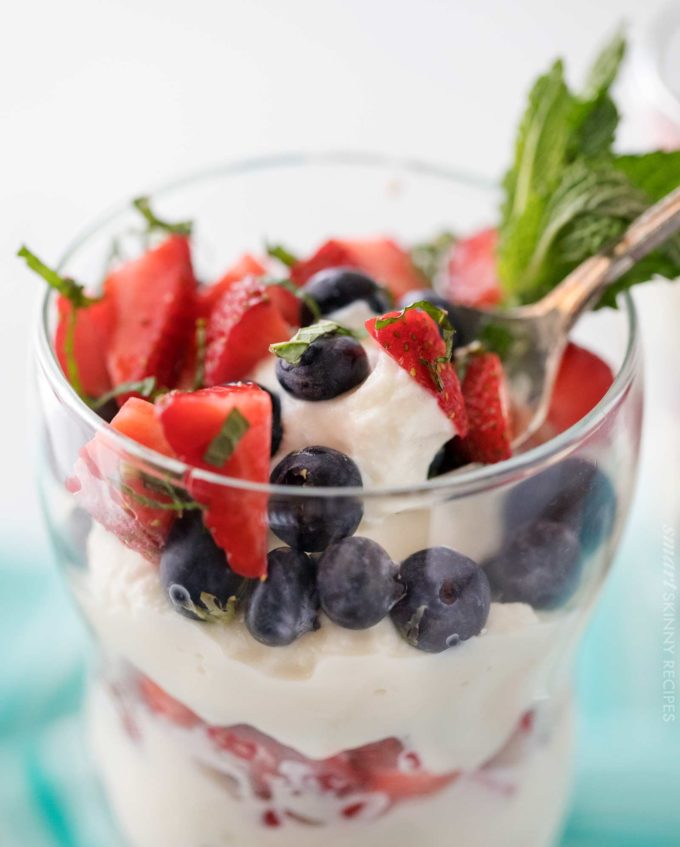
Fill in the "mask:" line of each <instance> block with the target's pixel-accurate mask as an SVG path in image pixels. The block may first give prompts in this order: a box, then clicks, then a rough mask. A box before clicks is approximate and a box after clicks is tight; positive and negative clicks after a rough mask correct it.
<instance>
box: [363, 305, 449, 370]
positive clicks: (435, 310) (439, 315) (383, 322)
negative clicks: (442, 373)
mask: <svg viewBox="0 0 680 847" xmlns="http://www.w3.org/2000/svg"><path fill="white" fill-rule="evenodd" d="M412 309H418V310H420V311H421V312H425V314H426V315H429V316H430V317H431V318H432V320H433V321H434V322H435V323H436V324H437V326H438V327H440V329H441V330H442V335H443V337H444V343H445V345H446V352H445V353H444V355H443V356H440V357H438V358H437V359H436V361H437V362H450V361H451V354H452V353H453V336H454V334H455V330H454V328H453V326H452V325H451V321H450V320H449V316H448V314H447V313H446V311H445V310H444V309H440V308H439V306H435V305H434V303H430V302H429V301H427V300H417V301H416V302H415V303H412V304H411V305H410V306H406V307H405V308H403V309H402V310H401V311H400V312H399V313H398V314H397V315H391V316H389V317H387V318H378V320H377V321H376V322H375V328H376V329H383V328H384V327H386V326H390V325H391V324H393V323H396V322H397V321H400V320H402V319H403V317H404V315H405V314H406V312H410V311H411V310H412Z"/></svg>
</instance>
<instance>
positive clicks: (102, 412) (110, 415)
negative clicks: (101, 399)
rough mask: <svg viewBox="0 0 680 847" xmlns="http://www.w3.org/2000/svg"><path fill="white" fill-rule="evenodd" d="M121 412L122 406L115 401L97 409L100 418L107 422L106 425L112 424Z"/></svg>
mask: <svg viewBox="0 0 680 847" xmlns="http://www.w3.org/2000/svg"><path fill="white" fill-rule="evenodd" d="M119 411H120V406H119V405H118V403H117V402H116V401H115V400H109V402H108V403H104V405H103V406H99V408H97V409H96V412H97V414H98V415H99V417H100V418H102V419H103V420H105V421H106V423H111V421H112V420H113V419H114V418H115V417H116V415H117V414H118V412H119Z"/></svg>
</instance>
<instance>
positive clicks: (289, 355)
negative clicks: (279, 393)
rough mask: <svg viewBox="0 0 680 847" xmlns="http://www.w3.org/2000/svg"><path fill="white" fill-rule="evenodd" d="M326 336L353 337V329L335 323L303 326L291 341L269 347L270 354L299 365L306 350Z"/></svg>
mask: <svg viewBox="0 0 680 847" xmlns="http://www.w3.org/2000/svg"><path fill="white" fill-rule="evenodd" d="M325 335H352V336H354V333H353V332H352V330H351V329H347V327H344V326H341V325H340V324H336V323H335V321H327V320H322V321H317V323H315V324H311V326H303V327H300V329H299V330H298V331H297V332H296V333H295V335H294V336H293V337H292V338H291V339H290V340H289V341H280V342H279V343H278V344H271V345H270V346H269V350H270V352H272V353H274V355H276V356H278V357H279V359H284V360H285V361H286V362H288V363H289V364H291V365H299V364H300V360H301V359H302V356H303V355H304V352H305V350H306V349H307V348H308V347H309V345H310V344H313V343H314V342H315V341H317V340H318V339H319V338H323V336H325Z"/></svg>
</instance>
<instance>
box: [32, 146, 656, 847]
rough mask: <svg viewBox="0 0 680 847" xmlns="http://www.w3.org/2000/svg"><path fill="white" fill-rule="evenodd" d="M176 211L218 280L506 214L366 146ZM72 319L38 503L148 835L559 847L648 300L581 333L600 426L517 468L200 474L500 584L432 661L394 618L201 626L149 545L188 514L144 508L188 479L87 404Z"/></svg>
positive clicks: (43, 383)
mask: <svg viewBox="0 0 680 847" xmlns="http://www.w3.org/2000/svg"><path fill="white" fill-rule="evenodd" d="M154 198H155V202H156V203H157V206H158V208H159V210H160V212H161V213H163V214H167V215H168V216H170V215H173V214H176V215H177V216H180V217H181V218H182V219H184V218H186V217H192V218H194V219H195V220H196V221H197V230H196V237H195V253H196V259H197V267H198V276H199V278H202V279H215V278H216V277H217V275H218V274H219V272H220V271H221V270H223V268H224V267H226V266H227V264H228V263H229V261H231V260H233V259H234V258H235V257H236V256H237V255H239V254H240V253H241V252H243V251H244V250H251V251H253V252H255V253H257V252H258V250H260V249H261V246H262V243H263V241H264V239H265V238H267V237H268V238H270V239H276V240H277V241H278V240H280V241H281V242H282V243H285V244H289V245H291V246H292V247H293V248H294V249H296V250H298V251H300V252H301V253H303V252H304V251H305V250H308V249H311V248H312V247H313V246H314V245H316V244H317V243H319V242H320V241H321V240H323V239H324V238H325V237H327V236H329V235H337V234H343V235H345V234H346V235H356V236H361V235H375V234H376V233H389V234H392V235H394V236H396V237H397V238H399V239H402V240H403V241H405V242H415V241H418V240H420V239H424V238H428V237H430V236H432V235H433V233H436V232H438V231H441V230H442V229H453V230H454V231H459V232H466V231H473V230H475V228H477V227H479V226H481V225H485V224H489V223H493V220H494V217H495V210H496V204H497V197H496V194H495V192H494V191H493V190H492V189H491V188H490V187H489V186H487V185H485V184H484V183H483V182H481V181H479V180H476V179H473V178H470V177H466V176H463V175H460V174H457V173H449V172H445V171H442V170H439V169H436V168H433V167H429V166H425V165H422V164H418V163H408V162H396V161H391V160H387V159H383V158H379V157H372V156H361V155H351V156H350V155H326V156H289V157H285V158H284V157H282V158H273V159H263V160H258V161H251V162H246V163H243V164H239V165H235V166H228V167H223V168H218V169H215V170H212V171H210V172H208V173H203V174H200V175H198V176H194V177H192V178H190V179H186V180H183V181H182V182H179V183H176V184H174V185H173V186H171V187H169V188H166V189H164V190H162V191H159V192H157V193H156V194H155V195H154ZM133 220H134V218H133V215H132V213H131V212H130V211H129V210H128V209H127V208H125V209H120V210H115V211H114V212H113V213H112V214H110V215H109V216H108V217H107V218H106V219H105V220H103V221H102V222H100V223H98V224H97V225H96V226H94V227H93V228H92V229H91V230H90V231H89V232H88V233H87V234H86V235H85V236H84V237H83V238H81V239H80V240H79V241H78V242H77V243H76V244H75V245H74V246H73V247H72V248H71V249H70V250H69V251H68V252H67V254H66V256H65V258H64V261H63V263H62V267H63V269H64V270H65V271H68V272H69V273H70V274H72V275H74V276H75V277H76V278H79V279H85V280H96V279H100V278H101V277H102V275H103V268H104V267H105V264H106V259H107V256H108V255H109V253H110V249H111V243H112V240H113V239H114V238H116V237H118V236H120V235H121V233H125V232H126V231H127V230H128V228H129V226H130V224H131V222H132V221H133ZM54 312H55V304H54V298H53V297H52V296H51V295H48V296H47V297H46V300H45V304H44V311H43V315H42V322H41V325H40V328H39V335H38V345H37V348H38V349H37V360H38V367H37V373H38V388H39V396H40V401H41V408H42V431H41V432H42V435H41V442H42V452H43V456H44V462H43V465H42V467H41V469H40V486H41V490H42V495H43V502H44V505H45V513H46V517H47V521H48V523H49V527H50V530H51V535H52V538H53V541H54V546H55V549H56V551H57V555H58V558H59V562H60V564H61V566H62V567H63V571H64V575H65V576H66V578H67V580H68V582H69V585H70V587H71V589H72V591H73V593H74V595H75V597H76V599H77V602H78V603H79V605H80V607H81V609H82V611H83V613H84V615H85V617H86V618H87V620H88V622H89V624H90V627H91V630H92V633H93V636H94V638H95V640H96V643H97V644H98V647H99V650H98V653H99V656H100V662H99V663H98V670H97V672H96V673H95V674H93V677H92V686H91V696H90V698H89V703H88V720H89V729H90V740H91V745H92V750H93V752H94V755H95V760H96V762H97V766H98V770H99V775H100V777H101V780H102V782H103V785H104V787H105V790H106V793H107V796H108V798H109V800H110V803H111V806H112V808H113V811H114V814H115V817H116V819H117V820H118V822H119V824H120V828H121V831H122V833H123V834H124V837H125V838H126V839H127V841H128V842H129V844H130V845H132V847H157V845H159V844H163V845H165V847H226V845H243V847H259V845H280V847H293V845H295V847H304V845H315V847H316V845H318V844H319V842H320V841H323V842H324V843H326V844H328V845H329V847H331V846H332V847H335V845H339V846H340V845H343V847H344V845H350V844H351V845H353V847H386V845H390V847H406V845H408V847H411V845H412V844H413V843H419V844H423V845H430V846H431V847H442V845H444V844H447V843H456V844H465V845H473V844H474V845H478V847H493V846H494V845H504V847H510V845H516V847H547V845H548V844H550V843H551V842H552V840H553V838H554V837H555V835H556V833H557V831H558V829H559V825H560V821H561V818H562V815H563V812H564V807H565V802H566V796H567V791H568V785H569V772H570V751H571V722H572V709H573V704H572V692H571V671H572V660H573V655H574V651H575V648H576V646H577V644H578V642H579V639H580V637H581V634H582V632H583V629H584V626H585V624H586V621H587V618H588V615H589V613H590V611H591V608H592V606H593V603H594V602H595V600H596V598H597V595H598V593H599V591H600V588H601V586H602V582H603V579H604V577H605V575H606V573H607V570H608V568H609V566H610V564H611V561H612V557H613V555H614V552H615V549H616V545H617V542H618V538H619V535H620V532H621V528H622V524H623V521H624V519H625V516H626V513H627V510H628V505H629V502H630V499H631V494H632V489H633V485H634V479H635V471H636V462H637V453H638V444H639V437H640V426H641V401H642V385H641V371H640V351H639V342H638V335H637V328H636V319H635V313H634V310H633V306H632V303H631V301H630V299H628V298H625V299H624V300H623V302H622V308H621V309H620V310H619V311H610V310H605V311H602V312H599V313H596V314H591V315H586V316H585V317H584V318H583V319H582V320H581V321H580V322H579V324H578V326H577V327H576V329H575V332H574V335H575V337H576V338H578V340H579V341H580V342H581V343H582V344H584V345H586V346H588V347H590V348H591V349H592V350H593V351H594V352H597V353H598V354H599V355H600V356H602V357H603V358H604V359H605V360H606V361H607V362H608V363H609V364H610V365H611V367H612V369H613V371H614V373H615V374H616V376H615V380H614V383H613V385H612V387H611V389H610V390H609V392H608V393H607V394H606V396H605V397H604V398H603V399H602V401H601V402H600V403H599V404H598V405H597V406H596V407H595V408H594V409H593V410H592V411H591V412H590V413H589V414H588V415H587V416H586V417H585V418H584V419H582V420H581V421H580V422H579V423H578V424H577V425H575V426H573V427H572V428H571V429H569V430H567V431H566V432H563V433H562V434H561V435H559V436H557V437H556V438H554V439H552V440H550V441H547V442H546V443H543V444H540V445H539V446H536V447H534V448H532V449H531V450H529V451H527V452H525V453H523V454H521V455H518V456H516V457H514V458H513V459H512V460H510V461H508V462H504V463H502V464H499V465H496V466H486V467H469V468H466V469H462V470H460V471H457V472H455V473H454V474H453V475H451V476H444V477H440V478H437V479H433V480H431V481H429V482H427V483H423V484H421V485H418V486H412V487H408V488H404V487H402V488H393V489H390V490H376V489H356V490H352V489H316V490H312V489H297V490H296V491H295V492H292V491H291V490H290V489H289V488H286V487H276V486H262V485H257V484H252V483H251V484H246V483H242V482H240V481H238V480H229V479H225V478H224V477H220V476H217V475H214V474H210V473H207V472H203V471H196V472H194V474H193V479H194V481H195V480H196V479H200V480H202V482H203V483H204V484H206V485H210V486H213V487H216V490H219V491H222V492H229V493H230V494H231V495H233V494H236V495H237V496H239V497H242V498H250V500H251V502H252V503H253V508H261V509H266V505H267V501H269V502H270V504H271V503H275V504H276V510H277V511H280V510H283V511H284V512H285V511H286V510H287V509H288V510H291V511H295V510H303V511H304V509H305V508H308V507H309V506H310V504H313V505H314V506H315V507H316V508H317V509H322V510H326V512H327V513H335V514H337V513H339V512H341V511H342V510H343V509H346V508H350V509H355V510H356V509H359V510H360V511H361V512H362V520H361V524H360V526H359V528H358V530H357V534H359V535H363V536H368V537H371V538H373V539H374V540H376V541H378V542H379V543H380V544H382V545H383V546H384V547H385V549H386V550H387V551H388V552H389V554H390V555H391V557H392V558H393V559H394V560H395V561H401V560H403V559H404V558H406V557H407V556H409V555H411V554H412V553H414V552H416V551H419V550H423V549H426V548H431V547H435V546H448V547H451V548H453V549H455V550H457V551H459V552H461V553H463V554H465V555H466V556H469V557H470V558H472V559H473V560H474V561H475V562H477V563H478V564H479V565H481V566H483V567H485V568H486V570H487V573H488V574H489V576H490V579H491V583H492V587H493V589H494V597H495V598H496V599H495V600H494V602H493V603H492V605H491V611H490V614H489V618H488V620H487V622H486V625H485V628H484V630H483V631H482V633H481V634H480V635H478V636H474V637H472V638H470V639H469V640H467V641H465V642H463V643H460V644H457V645H454V646H452V647H451V648H450V649H448V650H446V651H444V652H441V653H436V654H435V653H428V652H424V651H420V650H418V649H415V648H414V647H412V646H411V645H409V644H408V643H407V642H406V641H405V640H404V639H402V638H401V637H400V636H399V635H398V634H397V632H396V629H395V628H394V626H393V624H392V622H391V621H390V619H389V618H387V619H386V620H384V621H383V622H381V623H380V624H378V625H377V626H375V627H373V628H371V629H369V630H365V631H350V630H344V629H340V628H338V627H336V626H335V625H333V624H331V623H330V622H329V621H328V620H323V622H322V625H321V628H320V629H319V630H318V631H316V632H314V633H309V634H307V635H305V636H303V637H302V638H300V639H299V640H298V641H297V642H295V643H294V644H293V645H291V646H289V647H278V648H274V647H265V646H263V645H261V644H259V643H258V642H256V641H255V640H254V639H252V638H251V637H250V636H249V634H248V633H247V631H246V629H245V627H244V624H243V622H242V620H241V618H240V616H239V615H237V616H236V619H235V620H233V621H231V622H228V623H227V622H223V623H205V622H202V621H197V620H191V619H189V618H187V617H185V616H182V615H180V614H177V611H176V610H175V609H174V608H173V607H172V605H171V603H170V601H169V599H168V597H167V596H166V595H165V594H164V592H163V589H162V587H161V584H160V580H159V574H158V567H157V562H156V561H153V560H154V558H155V557H154V556H153V555H147V556H146V557H145V556H144V555H141V554H140V552H137V551H138V550H143V551H146V552H147V554H148V551H149V549H153V545H154V543H155V535H157V534H158V535H161V536H162V535H163V533H164V532H165V531H166V530H167V523H168V522H169V521H171V520H172V519H173V517H174V516H175V514H176V513H175V512H172V511H171V510H168V511H163V510H161V511H160V512H154V513H152V514H151V515H150V514H149V512H148V508H149V507H148V505H145V504H144V501H143V500H142V499H141V497H140V495H142V497H143V496H145V495H151V496H152V497H153V498H155V499H156V500H157V499H158V497H161V498H162V497H163V496H164V494H165V493H167V492H169V491H171V492H172V496H173V497H174V498H175V499H176V498H177V497H181V496H182V490H183V488H184V487H185V484H186V479H187V478H186V474H187V472H188V469H187V468H186V467H185V466H183V465H182V464H181V463H179V462H177V461H174V460H170V459H167V458H164V457H161V456H159V455H158V454H155V453H153V452H151V451H149V450H147V449H145V448H144V447H141V446H140V445H138V444H136V443H135V442H133V441H130V440H129V439H127V438H125V437H123V436H122V435H120V434H119V433H117V432H115V431H114V430H112V428H111V427H109V426H108V425H107V424H105V423H103V421H102V420H101V419H100V418H98V417H97V415H96V414H95V413H94V412H92V411H91V410H90V409H89V408H87V407H86V406H85V405H84V404H83V403H82V402H81V401H80V400H79V399H78V398H77V396H76V394H75V393H74V392H73V390H72V389H71V388H70V386H69V385H68V383H67V381H66V379H65V378H64V376H63V375H62V373H61V371H60V369H59V366H58V364H57V361H56V358H55V355H54V352H53V348H52V344H51V338H52V337H53V331H54V324H55V314H54ZM405 411H407V410H405ZM414 412H415V410H414ZM340 424H341V422H339V425H340ZM399 459H400V457H399V456H396V455H389V456H387V457H386V460H389V461H399ZM145 510H146V511H145ZM270 512H271V509H270ZM91 514H94V515H95V518H96V519H94V520H93V519H92V517H91ZM140 520H141V522H142V525H143V529H140ZM150 536H152V537H151V540H150ZM121 539H124V540H125V541H126V542H127V545H128V546H126V544H124V543H123V541H122V540H121ZM277 544H281V542H279V541H278V540H277V539H276V538H275V537H273V536H272V546H277ZM131 548H134V549H131ZM520 561H521V562H525V563H526V562H530V567H529V569H528V570H524V571H522V570H521V568H520V566H519V565H518V562H520ZM522 567H524V566H522ZM604 672H606V669H603V673H604Z"/></svg>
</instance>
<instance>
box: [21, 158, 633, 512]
mask: <svg viewBox="0 0 680 847" xmlns="http://www.w3.org/2000/svg"><path fill="white" fill-rule="evenodd" d="M308 165H320V166H328V165H345V166H364V167H375V168H380V169H385V170H388V169H398V170H402V171H405V172H408V173H412V174H414V175H420V176H431V177H434V178H437V179H442V180H448V181H450V182H452V183H459V184H460V183H463V184H465V185H467V186H468V187H470V188H477V189H479V190H482V191H491V190H493V189H496V188H497V183H496V182H494V181H492V180H490V179H485V178H484V177H481V176H477V175H475V174H470V173H466V172H464V171H462V170H457V169H455V168H449V167H446V166H439V165H434V164H431V163H427V162H424V161H421V160H418V159H411V158H401V157H391V156H385V155H382V154H379V153H370V152H346V151H337V152H333V151H330V152H317V153H306V152H301V153H283V154H274V155H271V156H259V157H255V158H246V159H237V160H234V161H229V162H226V163H223V164H218V165H213V166H211V167H208V168H202V169H200V170H196V171H193V172H190V173H188V174H186V175H184V176H182V177H180V178H178V179H176V180H173V181H172V182H165V183H163V184H161V185H159V186H158V187H157V188H155V189H154V190H152V191H151V192H150V194H151V195H152V196H155V197H161V196H163V195H167V194H171V193H173V192H175V191H177V190H179V189H181V188H183V187H185V186H188V185H190V184H192V183H195V182H199V181H203V180H207V179H210V178H218V177H220V178H222V177H229V176H238V175H243V174H248V173H252V172H255V171H262V170H269V169H280V168H286V167H291V168H293V167H304V166H308ZM129 208H130V201H129V200H126V201H121V202H120V203H118V204H116V205H115V206H112V207H111V208H110V209H109V210H108V211H107V212H105V213H104V214H102V215H100V216H99V217H98V218H96V219H95V221H94V222H93V223H92V224H90V225H89V226H87V227H85V228H84V229H83V230H82V232H81V233H80V234H79V235H78V236H76V237H75V238H74V239H73V241H71V243H70V244H69V245H68V247H67V248H66V250H65V251H64V253H63V254H62V256H61V258H60V260H59V262H58V265H57V268H58V270H60V271H61V270H62V269H63V268H64V266H65V265H66V264H67V263H68V262H69V261H70V259H71V258H72V257H73V256H74V255H75V254H76V253H77V252H78V251H79V250H80V249H81V248H83V247H85V246H86V244H87V243H88V241H89V240H90V239H91V238H92V237H94V236H95V235H97V234H98V233H99V232H100V231H101V229H103V228H104V227H105V226H107V225H108V224H111V223H112V222H113V221H114V220H115V219H116V218H117V217H119V216H120V215H122V214H124V213H125V212H127V211H129ZM55 298H56V292H55V291H54V290H52V289H50V288H47V290H46V292H45V293H44V294H43V296H42V299H41V301H40V306H39V320H38V327H37V339H36V356H37V362H38V364H39V365H40V367H41V368H42V371H43V373H44V375H45V376H46V378H47V380H48V382H49V384H50V386H51V387H52V388H53V389H54V390H55V391H56V393H57V396H58V397H59V398H60V399H61V400H62V401H63V402H64V404H65V405H66V406H67V407H68V408H69V410H70V411H72V412H73V413H74V414H75V415H76V417H78V418H79V419H80V420H81V422H82V423H84V424H85V425H87V426H88V427H90V428H91V429H92V430H93V431H94V433H95V435H96V434H98V433H100V432H101V433H105V434H106V435H107V438H109V439H110V440H111V441H113V442H120V444H121V446H122V448H123V449H124V451H125V452H126V453H127V454H129V455H130V456H132V457H134V458H135V459H138V460H140V461H142V462H144V463H146V464H148V465H150V466H152V467H153V468H154V469H156V470H160V471H163V472H165V473H168V474H171V475H173V476H174V477H176V478H184V477H185V476H186V475H187V474H189V473H190V474H191V479H192V480H200V481H202V482H210V483H212V484H215V485H219V486H224V487H227V488H238V489H241V490H244V491H252V492H258V493H263V494H268V495H276V496H287V497H296V498H297V497H316V498H319V497H321V498H325V497H359V498H362V499H377V498H403V497H416V496H424V495H427V494H437V495H440V496H441V495H444V494H445V495H448V496H450V497H462V496H468V495H470V494H473V493H476V492H478V491H480V490H484V489H493V488H496V487H499V486H501V485H502V484H504V483H506V482H511V481H513V480H514V479H517V478H523V477H524V476H527V475H528V474H529V473H530V472H531V471H532V470H534V469H535V468H536V467H537V466H541V465H546V466H547V465H550V464H552V463H554V462H556V461H559V460H560V458H562V457H563V456H564V455H565V454H567V453H568V452H569V451H570V450H571V448H573V447H574V446H575V445H577V444H578V443H579V442H581V441H583V440H585V439H586V438H587V437H588V436H589V435H590V434H592V433H593V432H594V431H595V430H597V429H598V427H599V426H600V425H601V424H602V423H603V421H604V420H605V419H606V418H607V417H608V415H609V413H610V412H611V411H612V410H613V409H614V408H615V407H616V406H617V405H618V404H619V402H620V400H621V399H622V398H623V397H624V396H625V394H626V392H627V390H628V388H629V386H630V384H631V382H632V379H633V377H634V374H635V360H636V351H637V344H638V318H637V313H636V309H635V305H634V303H633V300H632V298H631V296H630V294H629V292H628V291H625V292H624V294H623V297H622V300H623V304H624V309H625V314H626V319H627V341H626V350H625V353H624V356H623V360H622V362H621V364H620V366H619V368H618V369H617V372H616V373H615V375H614V380H613V382H612V384H611V386H610V387H609V389H608V391H607V392H606V394H605V395H604V397H602V399H601V400H600V401H599V403H597V405H596V406H594V407H593V408H592V409H591V410H590V411H589V412H588V414H587V415H585V416H584V417H583V418H581V420H579V421H578V422H577V423H575V424H574V425H573V426H571V427H569V428H568V429H566V430H564V431H563V432H561V433H559V434H558V435H557V436H555V437H554V438H551V439H548V440H547V441H545V442H543V443H542V444H539V445H537V446H536V447H532V448H531V449H529V450H527V451H526V452H523V453H518V454H517V455H515V456H513V457H511V458H510V459H506V460H504V461H502V462H498V463H496V464H491V465H474V466H472V467H468V468H462V469H461V470H458V471H455V472H454V473H453V474H451V475H444V476H441V477H435V478H434V479H430V480H426V481H424V482H422V483H417V484H411V485H399V486H394V485H392V486H382V487H377V486H376V487H370V486H369V487H347V488H343V487H324V488H295V489H291V487H290V486H286V485H273V484H271V483H269V482H267V483H261V482H252V481H249V480H243V479H238V478H236V477H228V476H223V475H221V474H218V473H216V472H213V471H207V470H204V469H202V468H196V467H195V466H193V465H189V464H187V463H185V462H182V461H180V460H179V459H173V458H170V457H168V456H164V455H163V454H161V453H158V452H156V451H155V450H152V449H150V448H148V447H145V446H143V445H141V444H139V443H138V442H136V441H134V440H133V439H131V438H129V437H128V436H126V435H123V434H122V433H120V432H118V431H117V430H115V429H114V428H113V427H112V426H111V425H110V424H109V423H108V422H106V421H105V420H103V418H101V417H99V415H97V413H96V412H95V411H94V410H93V409H92V408H90V407H89V406H88V405H87V404H86V403H84V402H83V401H82V399H81V398H80V397H79V396H78V394H77V392H76V391H75V389H74V388H73V386H72V385H71V384H70V382H69V381H68V379H67V377H66V375H65V374H64V372H63V371H62V369H61V366H60V365H59V362H58V359H57V356H56V352H55V349H54V345H53V344H52V342H51V340H50V327H49V323H50V309H51V305H52V302H53V300H54V299H55Z"/></svg>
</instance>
